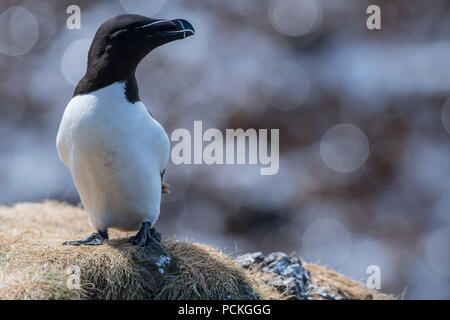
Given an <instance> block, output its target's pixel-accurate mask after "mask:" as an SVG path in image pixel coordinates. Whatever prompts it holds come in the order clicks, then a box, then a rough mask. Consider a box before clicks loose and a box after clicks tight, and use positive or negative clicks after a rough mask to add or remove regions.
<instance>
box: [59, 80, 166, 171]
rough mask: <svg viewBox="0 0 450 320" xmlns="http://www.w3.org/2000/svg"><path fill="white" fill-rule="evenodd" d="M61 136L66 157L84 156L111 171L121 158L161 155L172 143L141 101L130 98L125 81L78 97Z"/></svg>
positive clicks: (68, 113)
mask: <svg viewBox="0 0 450 320" xmlns="http://www.w3.org/2000/svg"><path fill="white" fill-rule="evenodd" d="M59 135H60V137H59V139H58V140H60V143H58V144H61V146H59V145H58V150H59V151H60V153H61V156H62V158H67V160H68V162H71V161H72V162H73V161H76V159H80V158H83V159H85V160H88V161H89V162H91V163H95V164H96V165H98V166H101V167H102V168H103V169H108V168H109V169H111V170H114V169H115V168H114V167H115V165H116V164H117V162H118V160H120V161H119V162H121V163H123V162H126V159H124V157H130V158H131V157H133V156H136V155H139V154H141V153H142V151H143V150H147V151H150V150H153V151H154V152H153V153H152V152H150V153H146V154H145V155H146V156H152V154H154V153H156V154H154V155H155V156H160V155H158V154H157V153H158V146H160V147H162V148H163V149H164V148H167V144H168V138H167V135H166V133H165V131H164V129H163V128H162V127H161V126H160V125H159V123H158V122H156V121H155V120H154V119H153V118H152V117H151V116H150V114H149V113H148V111H147V109H146V108H145V106H144V105H143V104H142V103H141V102H136V103H134V104H132V103H129V102H128V101H127V100H126V98H125V96H124V88H123V86H122V85H121V84H114V85H112V86H110V87H107V88H104V89H101V90H99V91H98V92H94V93H92V94H88V95H82V96H76V97H74V98H73V99H72V100H71V102H70V103H69V105H68V106H67V108H66V111H65V114H64V116H63V121H62V123H61V128H60V133H59ZM152 147H153V148H152ZM147 151H144V153H145V152H147ZM64 153H66V154H64ZM67 153H70V154H67ZM163 153H166V151H165V150H163ZM162 156H163V157H164V155H162ZM63 160H64V159H63ZM65 162H66V161H65ZM68 165H70V164H69V163H68Z"/></svg>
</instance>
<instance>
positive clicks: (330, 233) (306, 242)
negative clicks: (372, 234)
mask: <svg viewBox="0 0 450 320" xmlns="http://www.w3.org/2000/svg"><path fill="white" fill-rule="evenodd" d="M302 240H303V245H302V249H303V252H302V254H303V255H304V256H305V258H306V259H308V260H309V261H311V262H320V263H322V264H330V265H338V264H341V263H343V262H344V261H345V260H346V259H347V257H348V255H349V254H350V249H351V244H352V240H351V234H350V232H349V231H348V230H347V228H346V227H344V226H343V225H342V224H341V223H340V222H339V221H337V220H335V219H320V220H316V221H315V222H313V223H312V224H311V225H310V226H309V227H308V229H306V231H305V233H304V234H303V239H302Z"/></svg>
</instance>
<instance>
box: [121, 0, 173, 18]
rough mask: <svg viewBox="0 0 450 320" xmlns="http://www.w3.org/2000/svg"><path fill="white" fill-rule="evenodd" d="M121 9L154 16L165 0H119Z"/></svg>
mask: <svg viewBox="0 0 450 320" xmlns="http://www.w3.org/2000/svg"><path fill="white" fill-rule="evenodd" d="M120 4H121V5H122V7H123V9H124V10H125V11H126V12H128V13H135V14H142V15H146V16H150V17H152V16H154V15H155V14H157V13H158V12H159V11H160V10H161V9H162V8H163V7H164V5H165V4H166V0H151V1H148V0H120Z"/></svg>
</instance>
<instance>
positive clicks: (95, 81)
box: [73, 61, 140, 103]
mask: <svg viewBox="0 0 450 320" xmlns="http://www.w3.org/2000/svg"><path fill="white" fill-rule="evenodd" d="M135 72H136V68H135V67H130V66H128V65H124V64H123V63H119V62H118V63H111V62H110V63H102V62H101V61H100V62H98V63H96V64H95V65H94V64H89V63H88V68H87V71H86V74H85V75H84V77H83V78H82V79H81V80H80V82H78V85H77V87H76V88H75V91H74V94H73V96H78V95H83V94H89V93H91V92H94V91H97V90H100V89H102V88H105V87H107V86H109V85H111V84H113V83H116V82H122V83H124V84H125V92H124V94H125V97H126V98H127V100H128V101H129V102H130V103H135V102H137V101H140V98H139V88H138V84H137V81H136V76H135Z"/></svg>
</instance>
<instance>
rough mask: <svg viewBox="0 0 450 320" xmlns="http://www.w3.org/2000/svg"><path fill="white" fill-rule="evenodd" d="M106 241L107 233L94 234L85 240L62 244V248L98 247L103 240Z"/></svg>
mask: <svg viewBox="0 0 450 320" xmlns="http://www.w3.org/2000/svg"><path fill="white" fill-rule="evenodd" d="M105 239H108V233H107V232H94V233H93V234H91V235H90V236H89V237H87V238H86V239H82V240H75V241H66V242H64V243H63V245H64V246H98V245H101V244H102V243H103V240H105Z"/></svg>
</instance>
